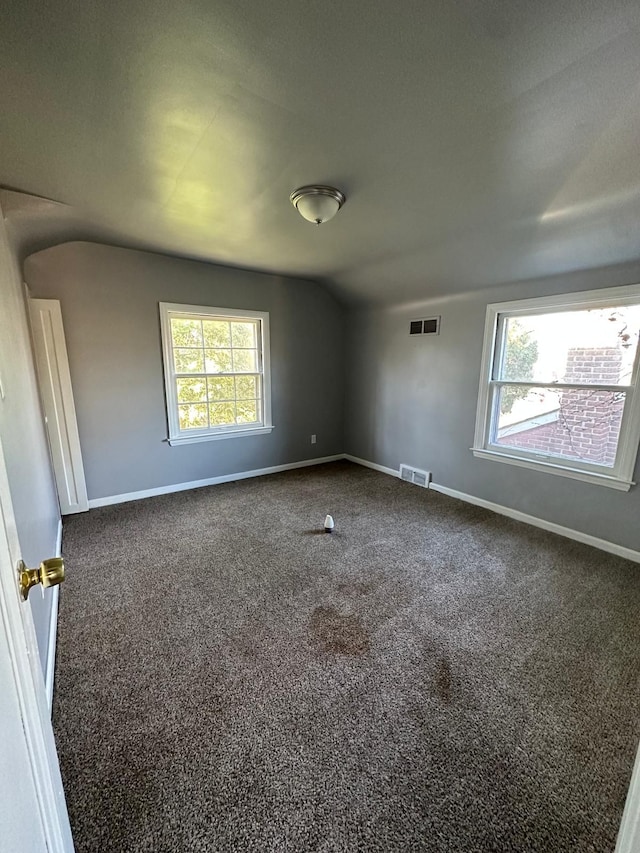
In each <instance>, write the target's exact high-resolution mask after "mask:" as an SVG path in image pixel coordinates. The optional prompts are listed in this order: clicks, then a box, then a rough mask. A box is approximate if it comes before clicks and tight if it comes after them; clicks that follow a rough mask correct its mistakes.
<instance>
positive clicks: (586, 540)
mask: <svg viewBox="0 0 640 853" xmlns="http://www.w3.org/2000/svg"><path fill="white" fill-rule="evenodd" d="M429 488H430V489H433V491H434V492H440V493H441V494H443V495H448V496H449V497H450V498H457V500H460V501H465V503H470V504H474V505H475V506H481V507H484V508H485V509H490V510H491V511H492V512H497V513H498V514H499V515H506V516H507V517H508V518H513V519H514V520H515V521H524V523H525V524H531V525H532V526H533V527H540V528H541V529H542V530H548V531H549V532H550V533H557V534H558V535H559V536H564V537H566V538H567V539H573V540H574V541H576V542H582V543H583V544H584V545H592V546H593V547H594V548H599V549H600V550H601V551H607V553H609V554H615V555H616V556H617V557H624V558H625V559H626V560H633V561H634V562H635V563H640V551H634V550H633V549H632V548H625V547H624V546H622V545H616V544H615V542H608V541H607V540H606V539H598V537H597V536H591V534H590V533H582V532H581V531H579V530H572V529H571V528H570V527H563V526H562V525H561V524H555V522H553V521H545V519H544V518H538V517H537V516H535V515H527V513H526V512H520V511H519V510H517V509H511V507H508V506H502V505H501V504H496V503H493V501H486V500H484V498H476V497H474V495H467V494H465V493H464V492H458V491H456V489H450V488H449V487H448V486H439V485H438V484H437V483H430V484H429Z"/></svg>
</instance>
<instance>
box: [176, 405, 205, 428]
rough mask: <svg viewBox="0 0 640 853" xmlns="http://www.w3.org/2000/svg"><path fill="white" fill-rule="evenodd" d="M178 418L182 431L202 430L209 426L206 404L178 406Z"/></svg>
mask: <svg viewBox="0 0 640 853" xmlns="http://www.w3.org/2000/svg"><path fill="white" fill-rule="evenodd" d="M178 417H179V418H180V429H202V428H203V427H208V426H209V419H208V417H207V404H206V403H194V404H191V405H190V406H178Z"/></svg>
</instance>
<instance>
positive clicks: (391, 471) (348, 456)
mask: <svg viewBox="0 0 640 853" xmlns="http://www.w3.org/2000/svg"><path fill="white" fill-rule="evenodd" d="M342 458H343V459H348V460H349V462H355V464H356V465H363V466H364V467H365V468H373V470H374V471H380V473H381V474H390V475H391V476H392V477H397V476H398V472H397V471H394V469H393V468H385V466H384V465H378V464H377V462H369V460H368V459H361V458H360V457H359V456H352V455H351V454H350V453H345V454H344V455H343V457H342Z"/></svg>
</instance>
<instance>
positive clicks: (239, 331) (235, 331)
mask: <svg viewBox="0 0 640 853" xmlns="http://www.w3.org/2000/svg"><path fill="white" fill-rule="evenodd" d="M256 331H257V325H256V323H231V343H232V345H233V346H234V347H241V348H245V349H250V348H251V347H256V346H257V344H256Z"/></svg>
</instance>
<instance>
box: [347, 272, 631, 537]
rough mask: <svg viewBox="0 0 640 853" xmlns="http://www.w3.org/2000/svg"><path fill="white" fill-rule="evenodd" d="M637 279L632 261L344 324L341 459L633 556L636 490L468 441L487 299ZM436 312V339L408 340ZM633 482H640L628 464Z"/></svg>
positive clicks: (365, 315) (365, 314)
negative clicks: (401, 473) (413, 470)
mask: <svg viewBox="0 0 640 853" xmlns="http://www.w3.org/2000/svg"><path fill="white" fill-rule="evenodd" d="M637 281H640V264H635V265H626V266H624V267H616V268H610V269H608V270H600V271H597V270H593V271H588V272H580V273H576V274H571V275H565V276H560V277H557V278H550V279H545V280H544V281H537V282H528V283H527V282H526V283H520V284H514V285H509V286H507V287H500V288H493V289H491V290H485V291H482V292H476V293H470V294H465V295H462V296H456V297H452V298H449V299H441V300H432V301H430V302H425V303H422V304H417V305H416V304H413V305H411V306H395V307H391V308H386V309H381V310H355V311H353V312H352V315H351V317H350V318H349V329H350V334H349V344H348V362H349V368H350V369H349V376H348V381H347V393H346V415H345V424H346V436H345V442H346V452H348V453H351V454H353V455H354V456H359V457H361V458H364V459H367V460H370V461H372V462H377V463H378V464H381V465H385V466H388V467H390V468H394V469H397V468H398V466H399V464H400V463H401V462H406V463H408V464H411V465H415V466H417V467H420V468H425V469H427V470H430V471H432V472H433V480H434V482H436V483H438V484H440V485H443V486H448V487H449V488H453V489H457V490H458V491H461V492H465V493H466V494H469V495H473V496H475V497H479V498H484V499H485V500H489V501H493V502H495V503H497V504H501V505H503V506H507V507H511V508H514V509H517V510H520V511H522V512H526V513H529V514H531V515H533V516H537V517H538V518H542V519H546V520H548V521H553V522H556V523H557V524H561V525H564V526H566V527H569V528H572V529H574V530H579V531H582V532H585V533H590V534H592V535H594V536H598V537H600V538H602V539H606V540H609V541H610V542H615V543H617V544H619V545H623V546H626V547H629V548H634V549H640V486H632V488H631V491H630V492H619V491H615V490H613V489H608V488H605V487H603V486H597V485H591V484H587V483H583V482H579V481H576V480H570V479H567V478H564V477H559V476H554V475H552V474H545V473H542V472H538V471H532V470H528V469H525V468H518V467H515V466H512V465H506V464H503V463H499V462H493V461H489V460H484V459H476V458H475V457H474V456H473V454H472V453H471V452H470V450H469V448H470V447H471V446H472V444H473V436H474V427H475V417H476V404H477V397H478V383H479V379H480V358H481V354H482V343H483V333H484V321H485V310H486V306H487V304H488V303H489V302H500V301H507V300H510V299H524V298H527V297H532V296H542V295H546V294H552V293H563V292H570V291H579V290H588V289H594V288H599V287H609V286H615V285H620V284H631V283H634V282H637ZM432 314H441V315H442V328H441V333H440V335H439V336H434V337H422V338H409V337H408V321H409V319H410V318H414V317H420V316H430V315H432ZM634 479H635V480H640V465H636V471H635V477H634Z"/></svg>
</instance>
